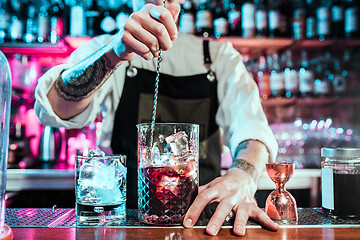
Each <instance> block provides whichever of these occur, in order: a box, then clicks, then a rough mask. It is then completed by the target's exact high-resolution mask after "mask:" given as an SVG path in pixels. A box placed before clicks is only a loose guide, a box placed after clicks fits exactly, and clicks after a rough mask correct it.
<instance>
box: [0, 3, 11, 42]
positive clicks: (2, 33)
mask: <svg viewBox="0 0 360 240" xmlns="http://www.w3.org/2000/svg"><path fill="white" fill-rule="evenodd" d="M8 4H11V2H10V3H9V1H6V2H5V1H3V0H1V1H0V43H4V42H5V41H7V40H8V38H9V31H8V29H9V22H10V13H11V8H10V9H8V7H7V5H8Z"/></svg>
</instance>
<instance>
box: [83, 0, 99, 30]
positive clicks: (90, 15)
mask: <svg viewBox="0 0 360 240" xmlns="http://www.w3.org/2000/svg"><path fill="white" fill-rule="evenodd" d="M85 18H86V34H87V35H88V36H90V37H93V36H95V35H98V34H99V33H100V11H99V6H98V4H97V0H92V1H91V3H90V6H89V7H88V8H87V10H86V11H85Z"/></svg>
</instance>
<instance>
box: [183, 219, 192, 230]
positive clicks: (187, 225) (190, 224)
mask: <svg viewBox="0 0 360 240" xmlns="http://www.w3.org/2000/svg"><path fill="white" fill-rule="evenodd" d="M184 227H187V228H190V227H192V220H191V219H190V218H188V219H186V221H185V222H184Z"/></svg>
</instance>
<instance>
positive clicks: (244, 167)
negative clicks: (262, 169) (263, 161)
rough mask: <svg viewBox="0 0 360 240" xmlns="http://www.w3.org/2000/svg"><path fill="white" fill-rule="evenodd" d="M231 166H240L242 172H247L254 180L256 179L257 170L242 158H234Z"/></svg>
mask: <svg viewBox="0 0 360 240" xmlns="http://www.w3.org/2000/svg"><path fill="white" fill-rule="evenodd" d="M231 168H240V169H241V170H243V171H244V172H247V173H248V174H249V175H250V176H251V177H252V178H253V180H254V181H255V182H257V180H258V174H257V171H256V169H255V167H254V166H253V165H252V164H251V163H249V162H247V161H245V160H243V159H235V160H234V161H233V163H232V165H231V167H230V169H231Z"/></svg>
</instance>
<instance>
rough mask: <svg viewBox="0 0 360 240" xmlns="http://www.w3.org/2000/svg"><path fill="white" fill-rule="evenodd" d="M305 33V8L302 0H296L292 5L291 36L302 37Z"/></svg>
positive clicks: (296, 38) (294, 37)
mask: <svg viewBox="0 0 360 240" xmlns="http://www.w3.org/2000/svg"><path fill="white" fill-rule="evenodd" d="M305 35H306V8H305V3H304V1H303V0H296V1H295V2H294V6H293V18H292V38H293V39H295V40H299V39H304V38H305Z"/></svg>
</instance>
